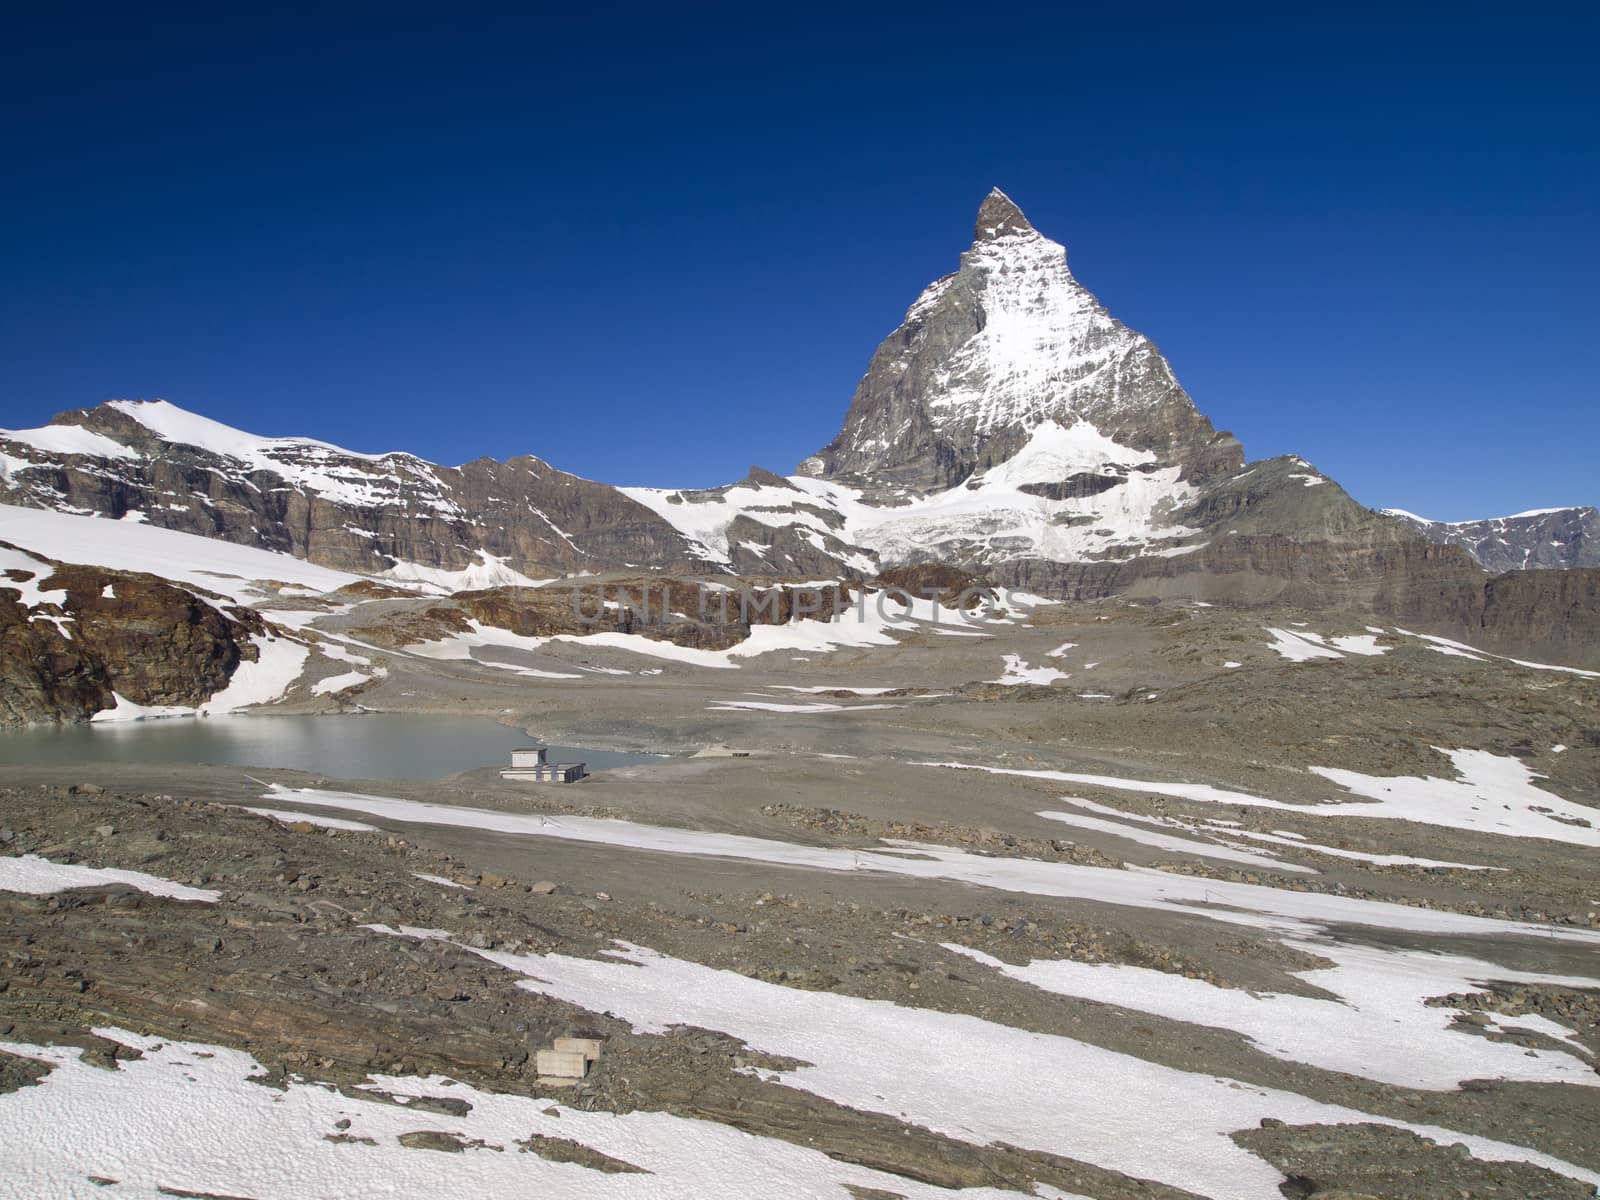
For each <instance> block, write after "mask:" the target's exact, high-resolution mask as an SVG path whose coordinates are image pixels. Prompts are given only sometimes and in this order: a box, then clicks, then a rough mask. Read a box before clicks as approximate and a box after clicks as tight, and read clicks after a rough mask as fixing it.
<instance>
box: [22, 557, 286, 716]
mask: <svg viewBox="0 0 1600 1200" xmlns="http://www.w3.org/2000/svg"><path fill="white" fill-rule="evenodd" d="M39 574H40V575H42V576H43V578H42V579H39V580H38V581H37V582H38V586H39V587H40V588H41V589H42V590H44V591H46V592H60V591H62V590H64V591H65V592H66V596H65V599H63V600H57V601H52V602H50V603H47V604H43V605H36V606H34V607H33V608H32V609H31V610H30V609H25V608H24V607H23V605H22V603H21V599H20V596H21V591H20V589H19V588H16V587H11V588H7V587H6V586H5V585H6V581H5V580H3V579H0V724H4V725H19V724H27V723H29V722H36V721H82V720H87V719H88V718H89V717H91V716H92V715H93V714H95V713H96V712H99V711H101V710H102V709H106V708H110V707H111V706H112V705H113V703H114V700H113V697H112V693H113V692H116V693H118V694H120V695H122V696H124V697H126V698H127V699H128V700H131V701H133V702H134V703H136V704H145V705H198V704H201V703H204V702H205V701H206V700H208V699H209V698H210V697H211V696H213V695H215V694H216V693H217V692H219V691H221V690H222V689H223V688H225V687H226V686H227V685H228V681H229V679H230V678H231V677H232V676H233V673H234V671H235V670H237V668H238V666H239V664H240V663H241V662H243V661H249V660H254V659H255V657H256V648H255V646H254V644H253V643H252V642H251V636H252V635H253V634H260V633H264V632H265V631H266V625H265V623H264V622H263V620H262V619H261V617H260V616H259V615H258V614H256V613H255V612H253V611H252V610H250V609H246V608H238V607H235V606H232V605H230V604H229V603H228V602H227V601H225V600H223V599H221V598H220V597H207V596H203V595H201V594H197V593H196V592H193V591H190V590H187V589H185V588H181V587H177V586H175V585H173V584H170V583H167V582H166V581H164V580H161V579H158V578H156V577H155V576H153V575H142V574H135V573H132V572H127V571H111V570H106V569H104V568H100V567H82V566H53V567H51V568H48V569H46V570H42V571H40V572H39ZM12 582H20V581H16V580H13V581H12ZM108 591H109V593H110V594H109V595H108V594H107V592H108ZM51 617H53V618H57V619H56V620H51V619H46V618H51Z"/></svg>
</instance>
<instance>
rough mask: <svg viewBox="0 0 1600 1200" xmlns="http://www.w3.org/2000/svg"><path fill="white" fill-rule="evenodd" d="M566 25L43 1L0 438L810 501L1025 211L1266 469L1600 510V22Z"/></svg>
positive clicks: (823, 11)
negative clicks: (169, 425) (886, 353)
mask: <svg viewBox="0 0 1600 1200" xmlns="http://www.w3.org/2000/svg"><path fill="white" fill-rule="evenodd" d="M560 7H561V10H562V11H555V10H556V6H549V5H512V4H501V5H474V4H454V5H448V6H445V5H430V6H426V7H424V6H410V5H406V4H382V5H378V4H373V5H363V4H357V3H353V2H352V3H334V4H317V5H310V4H305V5H298V4H281V5H218V4H208V5H205V6H195V7H192V8H188V7H184V6H181V5H173V4H155V5H129V4H119V5H115V6H113V5H106V4H99V3H93V2H91V3H85V4H76V5H70V6H67V5H30V6H26V7H17V8H15V9H14V10H13V11H12V12H10V13H9V14H8V17H7V25H6V29H5V34H4V37H3V38H0V42H3V43H4V46H3V49H0V103H3V105H4V109H3V111H4V113H5V116H4V118H3V120H0V425H5V426H13V427H15V426H21V425H36V424H41V423H43V422H45V421H47V420H48V419H49V418H50V417H51V416H52V415H53V414H54V413H56V412H58V411H60V410H63V409H68V408H80V407H85V406H88V405H92V404H95V403H98V402H99V401H101V400H104V399H108V398H112V397H145V398H151V397H157V396H160V397H165V398H167V399H169V400H172V401H173V402H175V403H177V404H181V405H183V406H184V407H187V408H191V409H194V410H197V411H199V412H202V413H205V414H206V415H208V416H212V417H215V418H217V419H219V420H223V421H227V422H229V423H231V424H235V425H239V426H242V427H244V428H247V429H250V430H253V431H256V432H260V433H269V434H307V435H311V436H316V437H320V438H324V439H326V440H329V441H334V442H339V443H341V444H344V445H347V446H350V447H352V448H355V449H360V450H386V449H405V450H411V451H414V452H416V453H418V454H421V455H424V456H426V457H428V458H432V459H436V460H441V461H445V462H459V461H463V460H465V459H469V458H473V457H476V456H479V455H492V456H494V457H499V458H504V457H507V456H509V455H512V454H517V453H528V452H531V453H535V454H538V455H540V456H542V457H544V458H546V459H548V460H550V461H551V462H553V463H555V464H556V465H557V466H560V467H562V468H564V469H566V470H570V471H574V472H577V473H579V474H582V475H586V476H590V477H593V478H599V479H605V480H609V481H612V482H617V483H630V484H657V485H673V486H705V485H712V484H717V483H724V482H728V481H730V480H732V479H735V478H738V477H740V476H742V475H743V473H744V471H745V469H746V468H747V467H748V466H749V465H751V464H752V463H758V464H761V465H763V466H768V467H770V468H773V469H777V470H781V471H788V470H792V469H793V466H794V464H795V463H796V462H797V461H798V460H799V459H801V458H802V457H804V456H805V455H807V454H809V453H811V452H812V451H813V450H815V449H816V448H817V447H818V446H820V445H821V444H823V443H824V442H826V441H827V440H828V439H829V438H831V437H832V436H833V434H834V433H835V432H836V431H837V429H838V427H839V425H840V422H841V420H842V418H843V415H844V410H845V407H846V405H847V403H848V401H849V398H850V393H851V391H852V390H853V388H854V386H855V384H856V381H857V379H858V378H859V377H860V375H861V373H862V371H863V370H864V369H865V367H866V363H867V360H868V357H869V356H870V354H871V352H872V349H873V347H874V346H875V345H876V343H877V342H878V340H879V339H880V338H881V337H882V336H883V335H884V334H886V333H887V332H888V331H889V330H891V329H892V328H894V326H895V325H896V324H898V322H899V320H900V317H901V315H902V314H903V312H904V310H905V308H906V306H907V305H908V304H909V303H910V302H911V301H912V300H913V299H914V298H915V296H916V294H917V292H918V291H919V290H920V289H921V288H922V286H923V285H924V284H926V283H927V282H929V281H931V280H932V279H934V278H935V277H937V276H939V275H942V274H944V273H946V272H948V271H950V270H953V269H954V267H955V264H956V257H957V255H958V254H959V253H960V251H961V250H963V249H964V248H965V247H966V245H967V243H968V241H969V240H970V237H971V228H972V218H973V216H974V213H975V211H976V208H977V205H978V203H979V201H980V200H981V199H982V197H983V196H984V194H985V193H986V192H987V191H988V189H989V188H990V187H991V186H993V185H996V184H998V185H999V186H1001V187H1003V188H1004V189H1005V190H1006V191H1007V192H1008V193H1009V194H1010V195H1011V196H1012V197H1013V198H1014V199H1015V200H1016V201H1017V202H1018V203H1019V204H1020V205H1021V206H1022V207H1023V209H1024V210H1025V211H1026V212H1027V213H1028V215H1029V217H1030V218H1031V219H1032V221H1033V222H1034V224H1035V225H1036V226H1037V227H1038V228H1039V229H1040V230H1041V231H1042V232H1044V233H1046V234H1048V235H1049V236H1051V237H1054V238H1056V239H1057V240H1058V241H1063V242H1065V243H1066V244H1067V247H1068V250H1069V254H1070V262H1071V265H1072V268H1073V270H1074V273H1075V274H1077V276H1078V278H1079V279H1080V280H1082V281H1083V282H1084V283H1085V284H1086V285H1087V286H1088V287H1090V288H1091V289H1093V290H1094V291H1095V292H1096V293H1097V294H1098V295H1099V296H1100V298H1101V300H1102V301H1103V302H1104V303H1105V304H1106V305H1107V307H1108V308H1109V309H1110V310H1111V312H1112V313H1113V314H1115V315H1117V316H1119V317H1120V318H1121V319H1122V320H1124V321H1125V322H1126V323H1128V324H1129V325H1131V326H1133V327H1134V328H1135V329H1138V330H1140V331H1141V332H1143V333H1146V334H1148V335H1149V336H1150V337H1151V338H1152V339H1154V340H1155V342H1156V343H1157V345H1159V346H1160V347H1161V348H1162V349H1163V350H1164V351H1165V352H1166V353H1167V355H1168V356H1169V358H1170V359H1171V360H1172V362H1173V365H1174V367H1175V368H1176V370H1177V373H1178V377H1179V379H1180V380H1182V382H1183V383H1184V385H1185V386H1186V387H1187V388H1188V390H1189V392H1190V393H1191V395H1193V396H1194V398H1195V401H1196V402H1197V403H1198V404H1199V405H1200V407H1201V409H1202V410H1203V411H1204V412H1206V414H1207V415H1208V416H1210V417H1211V418H1212V420H1213V421H1214V422H1215V423H1216V424H1217V425H1218V426H1220V427H1222V428H1227V429H1231V430H1233V431H1234V432H1235V433H1236V434H1237V435H1238V436H1239V437H1240V438H1241V439H1242V440H1243V442H1244V444H1245V449H1246V451H1247V452H1248V453H1249V454H1250V455H1251V456H1252V457H1266V456H1269V455H1274V454H1279V453H1285V452H1295V453H1299V454H1302V455H1304V456H1305V457H1306V458H1308V459H1310V460H1311V461H1312V462H1314V463H1315V464H1317V465H1318V466H1319V467H1321V468H1322V469H1323V470H1325V471H1327V472H1328V473H1329V474H1331V475H1333V476H1334V477H1335V478H1337V479H1339V480H1340V481H1341V482H1342V483H1344V484H1345V485H1346V487H1348V488H1349V490H1350V491H1351V492H1352V494H1354V495H1355V496H1356V497H1357V498H1358V499H1360V500H1362V501H1364V502H1366V503H1369V504H1373V505H1396V506H1399V507H1404V508H1408V509H1412V510H1415V511H1418V512H1421V513H1424V514H1427V515H1431V516H1437V517H1441V518H1444V519H1461V518H1467V517H1475V516H1486V515H1493V514H1499V513H1505V512H1511V511H1516V510H1520V509H1526V508H1533V507H1542V506H1549V505H1557V504H1570V503H1597V502H1600V467H1597V460H1600V394H1597V389H1596V383H1595V381H1596V379H1597V378H1600V337H1597V324H1600V322H1597V317H1600V292H1597V289H1596V278H1597V274H1600V272H1597V268H1600V235H1597V228H1600V200H1597V196H1600V133H1597V130H1600V111H1597V109H1600V105H1597V99H1596V97H1597V94H1600V89H1597V88H1596V86H1595V83H1594V78H1595V69H1594V63H1593V61H1592V58H1593V54H1594V46H1595V44H1596V41H1597V37H1596V35H1597V33H1600V18H1596V17H1595V16H1594V15H1593V13H1594V10H1593V8H1592V7H1590V6H1579V5H1577V4H1568V5H1565V6H1562V7H1555V6H1551V7H1548V8H1545V7H1541V6H1540V5H1539V4H1530V5H1521V6H1518V7H1516V8H1515V9H1507V8H1506V7H1505V6H1504V5H1495V6H1488V5H1477V4H1472V3H1468V4H1454V5H1449V6H1446V5H1439V4H1429V5H1416V6H1410V7H1409V8H1408V7H1406V6H1401V7H1394V6H1375V7H1372V8H1359V7H1354V6H1351V5H1338V6H1326V7H1317V6H1309V7H1308V6H1299V5H1285V4H1281V3H1278V4H1274V5H1272V6H1270V7H1262V8H1260V9H1255V10H1253V9H1250V8H1247V7H1242V6H1231V7H1228V8H1227V9H1226V10H1224V7H1223V6H1213V5H1196V4H1192V3H1191V4H1185V5H1181V6H1180V5H1175V6H1170V7H1168V6H1164V5H1161V4H1140V5H1088V4H1079V3H1054V4H1048V5H1039V6H1037V7H1033V6H1030V5H1028V4H1006V5H973V4H963V5H959V6H956V5H952V6H942V5H939V4H935V3H922V4H916V5H905V6H889V5H859V4H850V5H830V4H814V5H805V6H788V7H784V8H782V9H778V8H777V7H776V6H759V5H741V6H738V7H734V6H727V7H717V6H708V5H701V6H669V5H661V4H653V5H649V6H629V5H608V6H600V5H593V6H560ZM580 8H581V9H583V11H581V12H579V11H573V10H576V9H580Z"/></svg>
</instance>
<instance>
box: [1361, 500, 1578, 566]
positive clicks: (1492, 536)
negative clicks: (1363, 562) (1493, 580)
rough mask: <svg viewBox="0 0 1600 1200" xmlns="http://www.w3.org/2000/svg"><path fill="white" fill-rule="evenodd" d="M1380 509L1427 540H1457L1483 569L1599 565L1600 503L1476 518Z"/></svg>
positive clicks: (1451, 543)
mask: <svg viewBox="0 0 1600 1200" xmlns="http://www.w3.org/2000/svg"><path fill="white" fill-rule="evenodd" d="M1383 512H1384V513H1385V514H1386V515H1388V516H1391V517H1396V518H1398V519H1399V520H1401V521H1404V522H1405V523H1406V524H1407V525H1410V526H1411V527H1413V528H1415V529H1416V530H1417V531H1418V532H1419V533H1421V534H1422V536H1423V537H1425V538H1427V539H1428V540H1429V541H1430V542H1435V543H1438V544H1439V545H1446V546H1460V547H1461V548H1462V549H1463V550H1465V551H1466V552H1467V553H1468V554H1470V555H1472V557H1473V558H1474V559H1475V560H1476V561H1477V562H1478V564H1479V565H1480V566H1482V567H1483V569H1484V570H1486V571H1491V572H1494V573H1497V574H1498V573H1500V572H1503V571H1528V570H1540V569H1543V570H1566V569H1569V568H1572V567H1600V509H1596V508H1594V507H1593V506H1592V505H1575V506H1573V507H1570V508H1540V509H1534V510H1532V511H1531V512H1523V513H1514V514H1513V515H1511V516H1509V517H1486V518H1484V519H1482V520H1478V521H1430V520H1429V519H1428V518H1426V517H1419V516H1417V515H1416V514H1415V513H1409V512H1406V511H1405V510H1404V509H1399V508H1386V509H1384V510H1383Z"/></svg>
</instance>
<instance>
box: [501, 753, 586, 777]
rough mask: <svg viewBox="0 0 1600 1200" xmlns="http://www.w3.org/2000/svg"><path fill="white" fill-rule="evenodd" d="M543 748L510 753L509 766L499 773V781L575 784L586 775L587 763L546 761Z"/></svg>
mask: <svg viewBox="0 0 1600 1200" xmlns="http://www.w3.org/2000/svg"><path fill="white" fill-rule="evenodd" d="M548 753H549V749H548V747H545V746H527V747H524V748H522V749H519V750H513V751H512V752H511V766H510V767H509V768H507V769H505V770H503V771H501V772H500V778H501V779H519V780H526V781H528V782H532V783H577V782H578V780H580V779H582V778H583V777H584V776H585V775H587V774H588V771H586V770H585V769H584V768H585V767H587V766H588V764H587V763H581V762H568V763H553V762H549V761H548V760H547V759H546V757H545V756H546V755H547V754H548Z"/></svg>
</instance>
